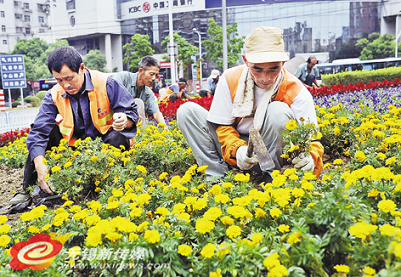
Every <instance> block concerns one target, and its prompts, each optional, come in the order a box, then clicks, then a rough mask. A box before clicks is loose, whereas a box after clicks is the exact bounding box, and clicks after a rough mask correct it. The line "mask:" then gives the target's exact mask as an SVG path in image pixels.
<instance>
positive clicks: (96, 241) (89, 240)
mask: <svg viewBox="0 0 401 277" xmlns="http://www.w3.org/2000/svg"><path fill="white" fill-rule="evenodd" d="M92 228H93V227H92ZM89 230H91V229H89ZM102 243H103V241H102V235H101V234H99V233H97V232H95V231H92V232H90V231H88V236H87V237H86V240H85V245H86V246H87V247H97V246H99V245H102Z"/></svg>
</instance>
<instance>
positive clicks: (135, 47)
mask: <svg viewBox="0 0 401 277" xmlns="http://www.w3.org/2000/svg"><path fill="white" fill-rule="evenodd" d="M123 50H124V63H125V64H126V65H128V68H129V70H130V71H132V72H134V71H137V70H138V65H139V62H140V61H141V59H142V58H143V57H144V56H148V55H153V54H154V53H155V50H154V49H153V48H152V45H151V43H150V38H149V36H148V35H140V34H136V35H134V36H132V37H131V42H129V43H127V44H125V45H124V46H123Z"/></svg>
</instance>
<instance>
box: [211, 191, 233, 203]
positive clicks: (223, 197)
mask: <svg viewBox="0 0 401 277" xmlns="http://www.w3.org/2000/svg"><path fill="white" fill-rule="evenodd" d="M214 201H216V203H221V204H226V203H228V202H229V201H230V196H228V194H225V193H222V194H219V195H216V196H215V197H214Z"/></svg>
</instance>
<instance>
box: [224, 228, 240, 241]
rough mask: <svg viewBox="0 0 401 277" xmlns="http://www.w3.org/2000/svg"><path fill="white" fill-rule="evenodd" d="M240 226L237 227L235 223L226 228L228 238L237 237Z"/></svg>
mask: <svg viewBox="0 0 401 277" xmlns="http://www.w3.org/2000/svg"><path fill="white" fill-rule="evenodd" d="M241 232H242V231H241V228H240V227H238V226H237V225H232V226H230V227H228V228H227V230H226V235H227V236H228V237H229V238H230V239H235V238H238V237H239V236H240V235H241Z"/></svg>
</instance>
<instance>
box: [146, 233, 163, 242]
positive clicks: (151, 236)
mask: <svg viewBox="0 0 401 277" xmlns="http://www.w3.org/2000/svg"><path fill="white" fill-rule="evenodd" d="M144 239H145V240H146V241H147V242H148V243H151V244H156V243H159V242H160V234H159V232H158V231H157V230H146V231H145V235H144Z"/></svg>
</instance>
